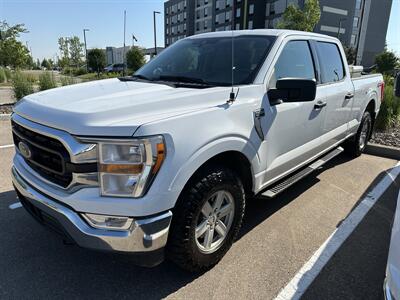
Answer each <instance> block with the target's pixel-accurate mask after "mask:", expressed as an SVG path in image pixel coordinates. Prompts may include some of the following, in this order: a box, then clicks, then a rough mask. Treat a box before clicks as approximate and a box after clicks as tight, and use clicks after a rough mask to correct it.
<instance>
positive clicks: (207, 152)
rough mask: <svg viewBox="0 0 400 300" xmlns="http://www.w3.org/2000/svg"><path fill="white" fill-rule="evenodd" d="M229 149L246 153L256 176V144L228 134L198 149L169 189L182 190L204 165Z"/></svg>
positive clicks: (258, 162) (258, 163) (177, 174)
mask: <svg viewBox="0 0 400 300" xmlns="http://www.w3.org/2000/svg"><path fill="white" fill-rule="evenodd" d="M228 151H236V152H240V153H242V154H244V155H245V156H246V158H247V159H248V161H249V163H250V166H251V173H252V175H253V176H254V174H255V173H257V172H258V170H257V167H256V166H259V165H260V158H259V156H258V153H257V149H256V148H255V146H254V145H253V144H252V143H251V142H250V141H249V140H246V139H244V138H242V137H238V136H228V137H223V138H219V139H217V140H214V141H212V142H210V143H207V144H205V145H203V146H202V147H200V148H199V149H197V151H196V152H194V153H193V154H192V155H191V156H190V158H189V159H188V160H187V161H186V162H185V163H184V164H183V165H182V166H181V168H180V169H179V171H178V172H177V173H176V175H175V177H174V178H173V180H172V181H171V184H170V186H169V189H170V190H172V191H179V192H180V191H182V189H183V187H184V186H185V184H186V183H187V182H188V180H189V179H190V178H191V177H192V175H193V174H194V173H195V172H196V171H197V170H198V169H199V168H200V167H201V166H202V165H204V164H205V163H206V162H207V161H209V160H210V159H212V158H213V157H215V156H217V155H219V154H221V153H224V152H228Z"/></svg>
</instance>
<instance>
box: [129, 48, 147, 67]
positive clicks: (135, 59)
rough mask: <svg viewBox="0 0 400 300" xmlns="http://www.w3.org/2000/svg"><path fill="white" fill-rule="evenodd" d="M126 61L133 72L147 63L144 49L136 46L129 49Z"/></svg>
mask: <svg viewBox="0 0 400 300" xmlns="http://www.w3.org/2000/svg"><path fill="white" fill-rule="evenodd" d="M126 63H127V65H128V68H130V69H132V70H133V72H135V71H136V70H138V69H139V68H140V67H141V66H143V65H144V64H145V63H146V60H145V58H144V53H143V50H142V49H140V48H139V47H136V46H134V47H132V48H131V49H129V51H128V52H127V53H126Z"/></svg>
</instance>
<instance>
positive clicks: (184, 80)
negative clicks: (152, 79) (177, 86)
mask: <svg viewBox="0 0 400 300" xmlns="http://www.w3.org/2000/svg"><path fill="white" fill-rule="evenodd" d="M159 80H163V81H172V82H177V83H188V84H200V85H206V86H215V84H212V83H210V82H207V81H205V80H203V79H201V78H194V77H186V76H175V75H160V77H159Z"/></svg>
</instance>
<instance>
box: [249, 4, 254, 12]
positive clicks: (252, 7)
mask: <svg viewBox="0 0 400 300" xmlns="http://www.w3.org/2000/svg"><path fill="white" fill-rule="evenodd" d="M249 14H250V15H252V14H254V4H250V5H249Z"/></svg>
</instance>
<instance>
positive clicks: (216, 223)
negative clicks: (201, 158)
mask: <svg viewBox="0 0 400 300" xmlns="http://www.w3.org/2000/svg"><path fill="white" fill-rule="evenodd" d="M244 209H245V193H244V189H243V185H242V183H241V181H240V180H239V178H238V176H237V175H236V174H235V173H234V172H233V171H231V170H229V169H227V168H224V167H212V168H205V169H203V170H202V171H200V172H199V173H198V174H197V175H195V177H194V178H193V179H192V180H191V181H190V182H189V183H188V186H186V187H185V189H184V191H183V192H182V195H181V196H180V198H179V200H178V203H177V206H176V208H175V209H174V216H173V219H172V224H171V231H170V236H169V241H168V245H167V255H168V257H169V258H170V259H171V260H172V261H174V262H175V263H177V264H178V265H179V266H180V267H182V268H184V269H186V270H189V271H192V272H197V271H203V270H206V269H208V268H210V267H212V266H214V265H215V264H216V263H218V262H219V261H220V260H221V258H222V257H223V256H224V255H225V253H226V252H227V251H228V250H229V248H230V247H231V246H232V243H233V241H234V240H235V238H236V236H237V234H238V232H239V230H240V227H241V224H242V220H243V215H244Z"/></svg>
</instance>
